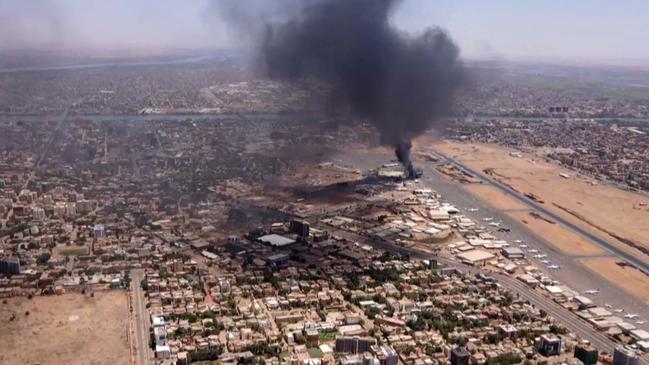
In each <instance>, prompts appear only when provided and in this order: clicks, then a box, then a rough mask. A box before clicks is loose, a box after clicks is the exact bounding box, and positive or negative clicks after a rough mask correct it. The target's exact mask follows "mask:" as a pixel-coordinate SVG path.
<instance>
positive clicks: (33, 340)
mask: <svg viewBox="0 0 649 365" xmlns="http://www.w3.org/2000/svg"><path fill="white" fill-rule="evenodd" d="M27 311H28V312H29V315H26V312H27ZM127 313H128V308H127V303H126V293H125V292H124V291H109V292H96V293H95V296H94V298H90V297H89V296H84V295H81V294H64V295H60V296H44V297H34V298H32V299H27V298H10V299H7V303H6V304H5V303H3V304H0V328H2V331H0V363H1V364H41V365H46V364H53V365H58V364H97V365H101V364H106V365H109V364H110V365H113V364H117V365H119V364H124V365H126V364H129V363H130V353H129V344H128V337H127V329H128V317H127ZM12 315H15V319H13V320H10V318H11V316H12Z"/></svg>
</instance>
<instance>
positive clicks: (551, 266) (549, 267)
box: [548, 265, 561, 270]
mask: <svg viewBox="0 0 649 365" xmlns="http://www.w3.org/2000/svg"><path fill="white" fill-rule="evenodd" d="M560 268H561V266H559V265H550V266H548V269H550V270H559V269H560Z"/></svg>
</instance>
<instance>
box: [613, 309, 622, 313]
mask: <svg viewBox="0 0 649 365" xmlns="http://www.w3.org/2000/svg"><path fill="white" fill-rule="evenodd" d="M613 312H615V313H622V312H624V309H621V308H620V309H616V310H614V311H613Z"/></svg>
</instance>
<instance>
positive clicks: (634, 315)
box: [624, 314, 640, 319]
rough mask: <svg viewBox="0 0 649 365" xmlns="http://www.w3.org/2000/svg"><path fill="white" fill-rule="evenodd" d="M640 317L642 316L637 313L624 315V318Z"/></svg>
mask: <svg viewBox="0 0 649 365" xmlns="http://www.w3.org/2000/svg"><path fill="white" fill-rule="evenodd" d="M638 317H640V316H639V315H637V314H625V315H624V318H626V319H636V318H638Z"/></svg>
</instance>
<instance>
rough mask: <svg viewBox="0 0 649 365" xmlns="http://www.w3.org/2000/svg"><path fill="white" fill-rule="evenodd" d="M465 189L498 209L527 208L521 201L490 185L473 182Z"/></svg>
mask: <svg viewBox="0 0 649 365" xmlns="http://www.w3.org/2000/svg"><path fill="white" fill-rule="evenodd" d="M464 189H466V190H468V191H469V192H470V193H471V194H473V195H475V196H477V197H479V198H480V199H482V200H484V201H485V202H487V203H489V204H490V205H491V206H493V207H495V208H498V209H502V210H509V209H527V206H525V205H523V204H521V202H519V201H517V200H515V199H514V198H512V197H510V196H507V195H505V194H504V193H503V192H502V191H500V190H498V189H497V188H495V187H493V186H490V185H482V184H471V185H465V186H464Z"/></svg>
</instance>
